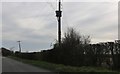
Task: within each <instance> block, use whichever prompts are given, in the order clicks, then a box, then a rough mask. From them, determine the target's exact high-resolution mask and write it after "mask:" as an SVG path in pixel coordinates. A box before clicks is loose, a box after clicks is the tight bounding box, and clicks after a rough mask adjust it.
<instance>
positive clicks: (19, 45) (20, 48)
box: [17, 41, 21, 53]
mask: <svg viewBox="0 0 120 74" xmlns="http://www.w3.org/2000/svg"><path fill="white" fill-rule="evenodd" d="M17 42H18V46H19V52H20V53H21V44H20V43H21V41H17Z"/></svg>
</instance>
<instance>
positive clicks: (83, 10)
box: [0, 0, 118, 51]
mask: <svg viewBox="0 0 120 74" xmlns="http://www.w3.org/2000/svg"><path fill="white" fill-rule="evenodd" d="M2 1H3V0H2ZM11 1H13V2H8V0H4V1H3V2H2V18H1V19H2V21H1V22H2V26H0V27H2V41H3V42H2V46H5V47H7V48H11V47H15V48H14V50H18V43H17V42H16V41H18V40H21V41H22V50H23V51H38V50H40V49H47V48H51V47H50V45H51V43H52V44H53V43H54V42H55V40H56V39H57V20H56V17H55V10H56V9H57V4H56V1H55V2H54V3H53V2H52V3H51V2H50V3H49V2H15V0H11ZM30 1H33V0H30ZM36 1H37V0H36ZM48 1H49V0H48ZM86 1H87V0H86ZM104 1H105V0H104ZM113 1H114V2H110V0H106V1H105V2H89V1H88V2H64V3H62V10H63V14H62V15H63V17H62V35H63V33H64V32H65V31H66V29H67V28H68V27H73V28H75V29H76V30H77V31H78V32H80V33H81V34H84V35H90V36H91V38H92V39H91V43H97V42H106V41H114V40H116V39H118V2H115V1H116V0H113Z"/></svg>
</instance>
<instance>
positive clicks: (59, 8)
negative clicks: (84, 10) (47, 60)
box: [56, 0, 62, 44]
mask: <svg viewBox="0 0 120 74" xmlns="http://www.w3.org/2000/svg"><path fill="white" fill-rule="evenodd" d="M58 6H59V7H58V10H56V17H57V20H58V42H59V44H61V16H62V15H61V13H62V11H61V0H59V4H58Z"/></svg>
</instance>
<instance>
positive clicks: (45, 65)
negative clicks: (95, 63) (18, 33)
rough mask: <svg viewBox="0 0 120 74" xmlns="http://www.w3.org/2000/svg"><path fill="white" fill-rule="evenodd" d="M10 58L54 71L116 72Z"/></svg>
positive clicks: (99, 68) (98, 68) (100, 68)
mask: <svg viewBox="0 0 120 74" xmlns="http://www.w3.org/2000/svg"><path fill="white" fill-rule="evenodd" d="M10 58H13V59H15V60H19V61H21V62H23V63H28V64H31V65H34V66H37V67H40V68H44V69H48V70H51V71H56V72H116V71H112V70H109V69H106V68H102V67H86V66H83V67H73V66H65V65H63V64H53V63H49V62H45V61H36V60H27V59H21V58H17V57H10Z"/></svg>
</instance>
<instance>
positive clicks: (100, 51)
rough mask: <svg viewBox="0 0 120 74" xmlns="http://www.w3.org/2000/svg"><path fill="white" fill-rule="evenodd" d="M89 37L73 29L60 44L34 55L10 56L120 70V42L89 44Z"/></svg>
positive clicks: (17, 54)
mask: <svg viewBox="0 0 120 74" xmlns="http://www.w3.org/2000/svg"><path fill="white" fill-rule="evenodd" d="M90 42H91V39H90V36H84V35H80V34H79V33H78V32H76V31H75V30H74V29H73V28H69V29H68V31H67V32H66V33H65V34H64V37H63V38H62V41H61V44H59V43H58V42H56V43H55V44H54V47H53V48H52V49H49V50H43V51H41V52H34V53H20V52H16V53H14V54H12V55H14V56H17V57H20V58H25V59H31V60H42V61H48V62H52V63H57V64H64V65H70V66H79V67H80V66H105V67H107V68H110V69H120V63H119V62H120V40H115V41H114V42H101V43H97V44H91V43H90Z"/></svg>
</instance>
